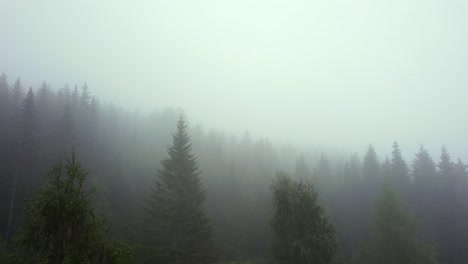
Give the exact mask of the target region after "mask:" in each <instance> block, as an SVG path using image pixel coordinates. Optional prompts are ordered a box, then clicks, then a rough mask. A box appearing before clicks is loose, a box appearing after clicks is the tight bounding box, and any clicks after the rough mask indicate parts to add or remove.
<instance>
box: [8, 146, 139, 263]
mask: <svg viewBox="0 0 468 264" xmlns="http://www.w3.org/2000/svg"><path fill="white" fill-rule="evenodd" d="M87 175H88V171H86V170H85V169H83V168H82V167H81V164H80V163H79V162H78V161H77V160H76V157H75V153H74V152H72V154H71V157H70V158H69V160H68V161H67V163H66V164H63V165H62V164H58V165H57V166H55V167H54V168H52V170H51V171H50V173H49V181H48V183H47V185H46V186H44V187H43V188H42V189H41V190H40V191H39V192H38V193H37V194H35V195H33V196H32V197H31V198H30V201H29V202H28V204H27V205H26V208H25V213H24V218H23V220H22V222H21V226H20V229H19V231H18V234H17V247H16V251H17V252H18V253H17V256H16V259H18V260H17V261H19V262H21V263H43V264H48V263H51V264H52V263H68V264H84V263H110V264H112V263H116V264H119V263H122V264H123V263H130V262H131V259H132V252H131V250H130V249H129V248H128V247H127V246H125V245H124V244H123V243H122V242H120V241H118V240H115V239H110V238H109V235H110V234H108V228H107V227H106V219H105V218H101V217H99V216H97V215H96V214H95V212H94V209H93V205H92V200H91V198H92V194H93V191H92V190H91V191H85V184H86V182H85V181H86V178H87Z"/></svg>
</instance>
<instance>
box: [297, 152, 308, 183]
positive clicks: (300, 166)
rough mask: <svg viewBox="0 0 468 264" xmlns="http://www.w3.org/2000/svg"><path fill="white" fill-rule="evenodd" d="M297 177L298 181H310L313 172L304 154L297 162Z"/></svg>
mask: <svg viewBox="0 0 468 264" xmlns="http://www.w3.org/2000/svg"><path fill="white" fill-rule="evenodd" d="M295 177H296V179H298V180H302V181H305V182H307V181H310V177H311V172H310V169H309V167H308V166H307V163H306V162H305V160H304V155H303V154H302V153H301V155H300V156H299V159H298V160H297V161H296V170H295Z"/></svg>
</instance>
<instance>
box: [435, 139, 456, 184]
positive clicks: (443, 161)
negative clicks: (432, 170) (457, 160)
mask: <svg viewBox="0 0 468 264" xmlns="http://www.w3.org/2000/svg"><path fill="white" fill-rule="evenodd" d="M438 167H439V173H440V176H441V177H442V179H445V180H447V181H453V180H454V177H455V174H454V172H455V164H453V162H452V161H451V160H450V154H449V153H448V152H447V149H446V148H445V147H442V151H441V154H440V162H439V164H438Z"/></svg>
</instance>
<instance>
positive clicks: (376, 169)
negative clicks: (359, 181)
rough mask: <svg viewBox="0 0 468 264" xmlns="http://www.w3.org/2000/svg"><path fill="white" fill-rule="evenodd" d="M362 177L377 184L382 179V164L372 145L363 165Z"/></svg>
mask: <svg viewBox="0 0 468 264" xmlns="http://www.w3.org/2000/svg"><path fill="white" fill-rule="evenodd" d="M362 175H363V176H364V180H366V181H368V182H372V183H375V182H376V181H377V179H378V178H379V177H380V162H379V158H378V156H377V153H376V152H375V149H374V147H373V146H372V145H369V147H368V149H367V152H366V155H364V161H363V163H362Z"/></svg>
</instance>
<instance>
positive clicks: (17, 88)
mask: <svg viewBox="0 0 468 264" xmlns="http://www.w3.org/2000/svg"><path fill="white" fill-rule="evenodd" d="M23 96H24V90H23V86H22V85H21V80H20V78H18V79H16V82H15V84H13V88H12V97H13V99H12V102H13V107H14V110H15V111H17V110H18V108H19V107H20V104H21V100H23Z"/></svg>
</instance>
